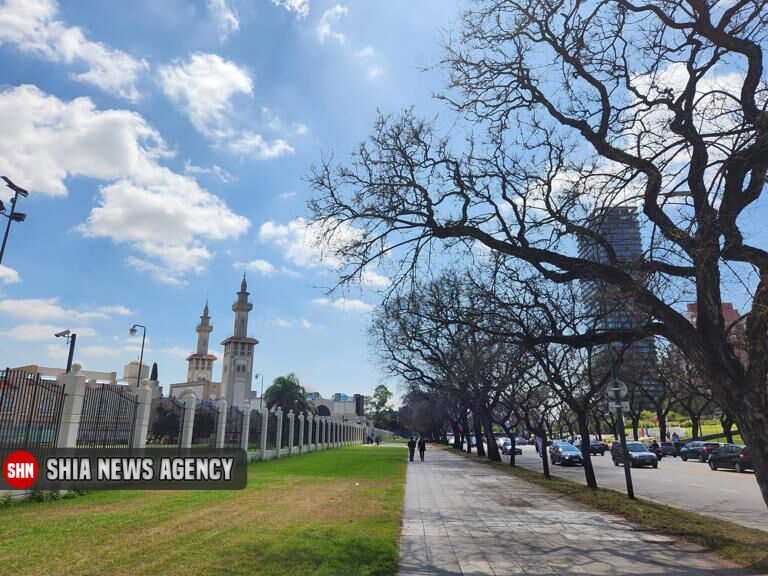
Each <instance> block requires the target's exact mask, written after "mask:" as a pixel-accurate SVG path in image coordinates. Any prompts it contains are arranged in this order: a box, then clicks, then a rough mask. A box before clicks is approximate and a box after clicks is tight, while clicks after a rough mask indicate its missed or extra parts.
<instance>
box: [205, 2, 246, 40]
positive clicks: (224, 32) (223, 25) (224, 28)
mask: <svg viewBox="0 0 768 576" xmlns="http://www.w3.org/2000/svg"><path fill="white" fill-rule="evenodd" d="M206 5H207V6H208V11H209V12H210V13H211V16H213V19H214V21H215V22H216V28H217V29H218V31H219V40H221V41H222V42H224V40H226V39H227V38H228V37H229V35H230V34H232V33H233V32H237V31H238V30H239V29H240V20H239V19H238V18H237V13H236V12H235V9H234V8H233V7H232V6H231V5H230V3H229V2H228V1H227V0H207V2H206Z"/></svg>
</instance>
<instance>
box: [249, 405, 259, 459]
mask: <svg viewBox="0 0 768 576" xmlns="http://www.w3.org/2000/svg"><path fill="white" fill-rule="evenodd" d="M248 446H250V447H251V450H258V449H259V447H260V446H261V410H251V422H250V424H249V426H248Z"/></svg>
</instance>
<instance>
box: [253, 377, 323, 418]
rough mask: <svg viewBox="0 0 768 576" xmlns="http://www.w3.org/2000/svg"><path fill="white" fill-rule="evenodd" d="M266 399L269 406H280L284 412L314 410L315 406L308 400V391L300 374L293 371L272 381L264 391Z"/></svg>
mask: <svg viewBox="0 0 768 576" xmlns="http://www.w3.org/2000/svg"><path fill="white" fill-rule="evenodd" d="M264 401H265V402H266V403H267V408H268V409H269V410H271V409H272V407H273V406H279V407H280V408H282V409H283V412H288V411H289V410H293V413H294V414H298V413H299V412H305V411H309V412H314V410H315V407H314V405H313V404H312V402H311V401H310V400H307V392H306V390H304V387H303V386H302V385H301V383H300V382H299V378H298V376H296V374H294V373H293V372H291V373H290V374H288V375H287V376H278V377H277V378H275V379H274V381H273V382H272V386H270V387H269V388H267V389H266V390H265V391H264Z"/></svg>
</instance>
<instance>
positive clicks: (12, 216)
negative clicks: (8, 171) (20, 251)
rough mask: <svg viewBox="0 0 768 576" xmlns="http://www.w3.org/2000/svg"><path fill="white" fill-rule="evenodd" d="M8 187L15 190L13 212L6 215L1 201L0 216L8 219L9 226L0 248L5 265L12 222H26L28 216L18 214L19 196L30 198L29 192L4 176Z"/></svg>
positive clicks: (0, 257)
mask: <svg viewBox="0 0 768 576" xmlns="http://www.w3.org/2000/svg"><path fill="white" fill-rule="evenodd" d="M2 179H3V180H4V181H5V184H6V186H8V188H10V189H11V190H13V193H14V194H13V198H11V211H10V212H9V213H7V214H6V209H5V204H3V202H2V201H0V214H2V215H3V216H5V217H6V218H8V224H7V225H6V227H5V235H4V236H3V244H2V246H1V247H0V264H2V263H3V254H5V245H6V244H7V243H8V234H9V233H10V231H11V222H24V220H26V219H27V215H26V214H25V213H24V212H16V201H17V200H18V199H19V196H23V197H24V198H26V197H27V196H29V192H27V191H26V190H24V188H21V187H19V186H16V184H14V183H13V182H11V180H10V179H9V178H8V177H7V176H2Z"/></svg>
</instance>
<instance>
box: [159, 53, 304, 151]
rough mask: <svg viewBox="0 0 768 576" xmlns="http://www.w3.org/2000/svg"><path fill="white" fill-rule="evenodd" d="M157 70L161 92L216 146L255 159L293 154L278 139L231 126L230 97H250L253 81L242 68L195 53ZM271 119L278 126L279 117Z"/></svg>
mask: <svg viewBox="0 0 768 576" xmlns="http://www.w3.org/2000/svg"><path fill="white" fill-rule="evenodd" d="M159 73H160V84H161V86H162V88H163V92H164V93H165V95H166V96H168V98H169V99H170V100H171V101H172V102H173V103H175V104H176V105H177V106H179V108H180V109H181V110H182V111H183V112H184V113H185V114H186V115H187V116H188V117H189V119H190V121H191V122H192V124H193V125H194V126H195V128H196V129H197V130H198V131H199V132H200V133H201V134H203V135H205V136H206V137H208V138H210V139H211V140H212V141H213V142H214V143H215V144H216V145H217V146H220V147H222V148H224V149H226V150H229V151H230V152H232V153H233V154H237V155H239V156H248V157H251V158H256V159H259V160H271V159H273V158H278V157H279V156H282V155H284V154H293V153H294V151H295V150H294V148H293V146H291V145H290V144H289V143H288V142H286V141H285V140H283V139H281V138H276V139H274V140H267V139H266V138H264V136H262V135H261V134H258V133H256V132H253V131H252V130H240V129H236V128H234V127H233V124H235V122H234V120H233V114H234V106H233V103H232V100H233V98H234V97H236V96H237V95H238V94H239V95H244V96H247V97H251V96H253V80H252V79H251V75H250V73H249V72H248V71H247V70H246V69H244V68H241V67H239V66H238V65H237V64H235V63H234V62H230V61H228V60H224V59H223V58H222V57H221V56H218V55H216V54H204V53H202V52H196V53H195V54H192V56H191V57H190V58H189V60H187V61H185V62H182V61H179V60H177V61H176V62H174V63H173V64H172V65H168V66H162V67H161V68H160V72H159ZM267 111H268V109H267ZM268 113H269V114H270V115H271V112H269V111H268ZM272 121H273V122H277V124H276V127H277V128H279V127H280V121H279V118H277V117H276V116H275V117H273V120H272Z"/></svg>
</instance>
